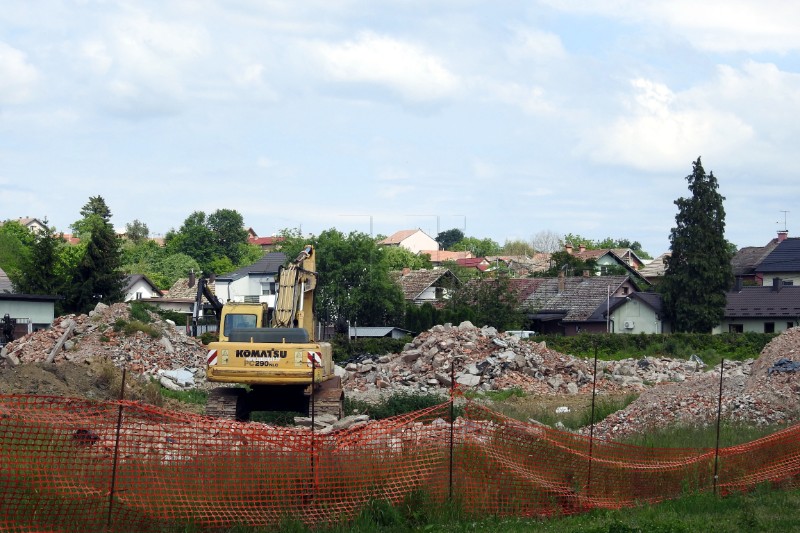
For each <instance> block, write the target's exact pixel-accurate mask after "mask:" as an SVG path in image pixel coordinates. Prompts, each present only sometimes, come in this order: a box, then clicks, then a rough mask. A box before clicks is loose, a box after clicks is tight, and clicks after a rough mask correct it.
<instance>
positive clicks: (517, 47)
mask: <svg viewBox="0 0 800 533" xmlns="http://www.w3.org/2000/svg"><path fill="white" fill-rule="evenodd" d="M506 53H507V54H508V56H509V57H510V58H511V59H515V60H519V59H534V60H537V61H545V60H553V59H561V58H563V57H564V56H565V55H566V51H565V50H564V46H563V44H562V43H561V38H560V37H559V36H558V35H556V34H555V33H550V32H545V31H541V30H536V29H532V28H523V29H518V30H516V31H515V39H514V42H513V44H511V45H509V46H508V47H507V52H506Z"/></svg>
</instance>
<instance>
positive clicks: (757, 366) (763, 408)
mask: <svg viewBox="0 0 800 533" xmlns="http://www.w3.org/2000/svg"><path fill="white" fill-rule="evenodd" d="M798 361H800V328H792V329H789V330H787V331H785V332H784V333H782V334H781V335H778V336H777V337H775V338H774V339H772V341H770V343H769V344H767V346H765V347H764V350H762V352H761V354H760V356H759V358H758V359H757V360H755V361H753V360H748V361H745V362H736V361H726V362H725V363H724V369H723V374H722V397H721V398H722V399H721V407H720V409H719V412H720V413H721V418H722V419H723V420H725V421H726V422H733V423H746V424H754V425H757V426H765V425H770V424H776V423H794V422H796V421H797V419H798V416H800V366H797V365H794V363H795V362H798ZM787 362H788V364H787ZM719 392H720V365H717V366H716V367H715V368H714V369H712V371H710V372H708V373H707V374H706V375H704V376H702V377H701V378H699V379H696V380H692V381H691V382H687V383H672V384H664V385H660V386H656V387H652V388H650V389H648V390H646V391H645V392H644V393H643V394H642V395H641V396H639V398H638V399H637V400H636V401H634V402H633V403H631V404H630V405H629V406H628V407H626V408H625V409H623V410H621V411H619V412H617V413H615V414H613V415H611V416H609V417H608V418H606V419H605V420H603V421H602V422H599V423H598V424H596V425H595V427H594V434H595V435H596V436H598V437H602V438H611V439H618V438H621V437H625V436H628V435H631V434H634V433H641V432H642V431H646V430H648V429H656V428H662V427H666V426H669V425H672V424H676V423H677V424H683V425H708V424H714V423H716V419H717V410H718V405H719V402H720V400H719V398H720V394H719ZM586 432H587V433H588V430H587V431H586Z"/></svg>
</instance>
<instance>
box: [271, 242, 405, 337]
mask: <svg viewBox="0 0 800 533" xmlns="http://www.w3.org/2000/svg"><path fill="white" fill-rule="evenodd" d="M280 234H281V236H282V237H283V238H284V240H283V242H282V244H281V251H282V252H284V253H285V254H286V256H287V258H290V259H291V258H294V257H295V256H297V254H298V252H299V251H300V249H301V248H302V247H303V246H304V245H305V244H312V245H314V249H315V253H316V266H317V292H316V295H315V313H316V315H317V318H319V319H320V320H321V321H323V322H325V323H328V324H333V323H337V322H340V321H343V322H345V323H346V322H347V321H349V322H350V323H351V324H358V325H359V326H385V325H389V324H400V323H402V319H403V311H404V299H403V293H402V291H401V290H400V287H399V285H397V284H396V283H395V282H394V281H392V280H391V279H390V277H389V270H390V268H389V263H388V261H387V260H386V256H385V255H384V253H383V247H380V246H378V244H377V242H376V241H375V239H373V238H371V237H370V236H369V235H366V234H364V233H360V232H351V233H350V234H348V235H344V234H343V233H341V232H339V231H337V230H336V229H329V230H325V231H323V232H322V233H320V234H319V236H317V237H315V238H313V239H309V238H305V237H303V236H302V235H301V234H300V232H299V231H298V230H283V231H281V232H280Z"/></svg>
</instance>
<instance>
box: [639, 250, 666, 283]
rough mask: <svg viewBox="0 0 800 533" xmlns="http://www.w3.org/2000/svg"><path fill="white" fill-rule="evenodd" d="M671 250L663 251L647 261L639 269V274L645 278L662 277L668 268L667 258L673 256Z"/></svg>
mask: <svg viewBox="0 0 800 533" xmlns="http://www.w3.org/2000/svg"><path fill="white" fill-rule="evenodd" d="M671 255H672V254H671V253H670V252H666V253H663V254H661V255H659V256H658V257H656V258H655V259H653V260H652V261H650V262H649V263H647V264H646V265H645V266H643V267H642V268H641V270H639V274H641V275H642V277H644V278H645V279H648V280H649V279H653V278H660V277H662V276H663V275H664V272H665V271H666V269H667V264H666V259H667V257H669V256H671Z"/></svg>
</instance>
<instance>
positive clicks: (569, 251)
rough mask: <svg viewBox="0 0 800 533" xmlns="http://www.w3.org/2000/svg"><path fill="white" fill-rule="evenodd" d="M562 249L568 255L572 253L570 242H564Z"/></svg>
mask: <svg viewBox="0 0 800 533" xmlns="http://www.w3.org/2000/svg"><path fill="white" fill-rule="evenodd" d="M564 249H565V250H566V252H567V253H568V254H569V255H572V245H571V244H569V243H567V244H565V245H564Z"/></svg>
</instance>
